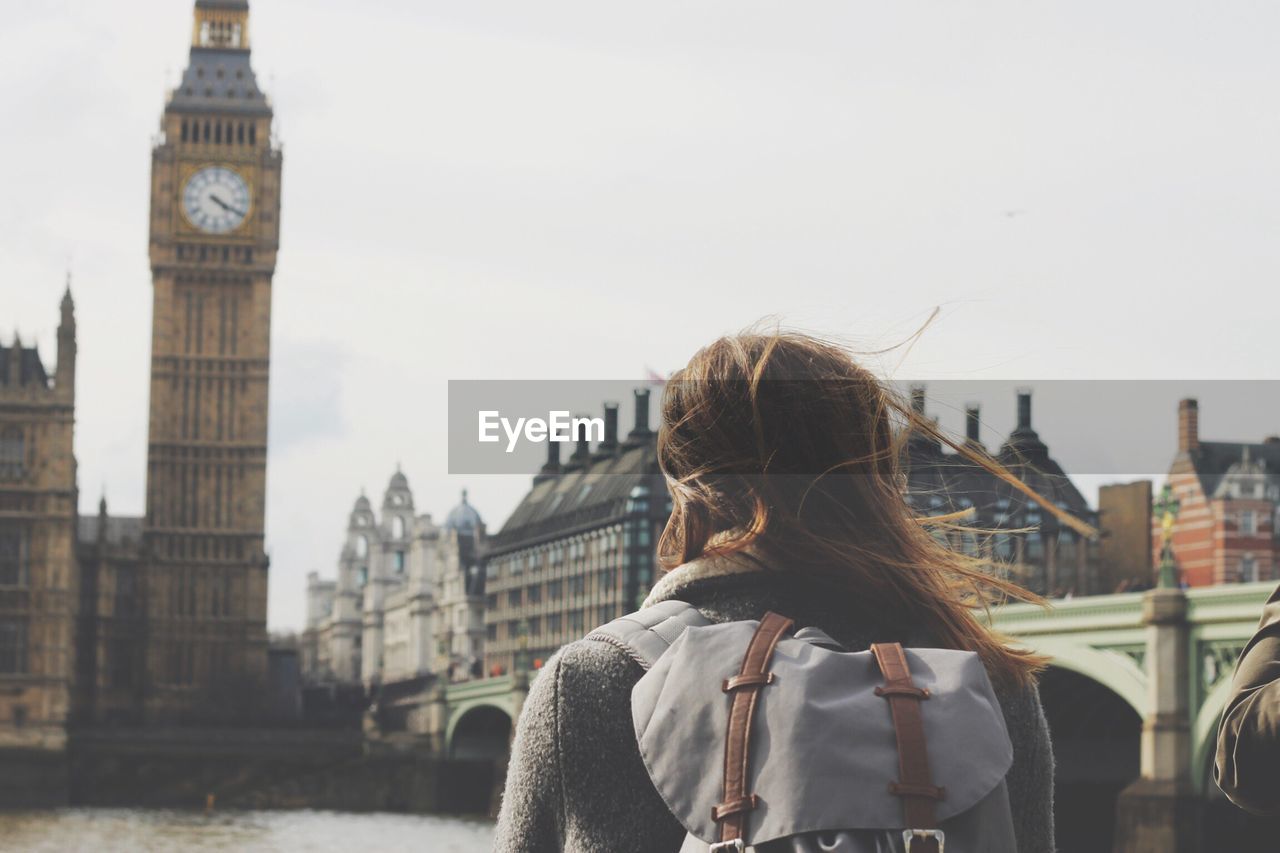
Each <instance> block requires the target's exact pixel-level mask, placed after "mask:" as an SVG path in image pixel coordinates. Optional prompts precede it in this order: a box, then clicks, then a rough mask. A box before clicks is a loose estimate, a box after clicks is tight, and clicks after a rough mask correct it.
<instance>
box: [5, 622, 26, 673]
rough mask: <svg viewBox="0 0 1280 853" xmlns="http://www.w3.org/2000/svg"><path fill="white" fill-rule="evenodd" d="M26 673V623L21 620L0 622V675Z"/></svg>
mask: <svg viewBox="0 0 1280 853" xmlns="http://www.w3.org/2000/svg"><path fill="white" fill-rule="evenodd" d="M26 671H27V623H26V621H25V620H22V619H3V620H0V673H22V672H26Z"/></svg>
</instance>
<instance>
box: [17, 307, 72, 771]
mask: <svg viewBox="0 0 1280 853" xmlns="http://www.w3.org/2000/svg"><path fill="white" fill-rule="evenodd" d="M75 377H76V321H75V307H74V305H73V303H72V301H71V291H70V289H69V288H68V290H67V293H66V295H65V296H63V298H62V320H61V324H60V325H59V326H58V363H57V369H56V371H55V372H54V373H53V375H52V376H50V375H49V373H48V372H47V371H46V370H45V368H44V365H43V363H42V362H41V360H40V354H39V352H38V351H37V350H36V348H35V347H27V346H24V345H23V344H22V342H21V340H19V339H18V337H17V336H16V335H15V336H14V340H13V344H12V345H11V346H4V345H3V344H0V747H8V746H28V747H39V748H51V749H60V748H62V747H63V746H64V744H65V742H66V723H67V720H68V717H69V716H70V713H71V703H72V696H71V692H72V684H73V680H74V670H73V667H74V654H73V632H74V627H75V622H74V620H75V609H76V596H77V586H78V585H77V577H76V570H75V524H76V521H75V519H76V500H77V492H76V461H75V456H74V455H73V449H72V438H73V431H74V424H75Z"/></svg>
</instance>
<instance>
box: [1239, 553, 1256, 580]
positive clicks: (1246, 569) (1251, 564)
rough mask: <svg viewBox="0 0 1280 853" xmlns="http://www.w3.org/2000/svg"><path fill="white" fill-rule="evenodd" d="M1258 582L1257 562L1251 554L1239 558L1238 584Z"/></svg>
mask: <svg viewBox="0 0 1280 853" xmlns="http://www.w3.org/2000/svg"><path fill="white" fill-rule="evenodd" d="M1257 580H1258V561H1257V559H1256V558H1255V557H1254V556H1253V555H1252V554H1245V555H1244V556H1243V557H1241V558H1240V582H1241V583H1256V582H1257Z"/></svg>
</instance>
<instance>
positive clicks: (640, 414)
mask: <svg viewBox="0 0 1280 853" xmlns="http://www.w3.org/2000/svg"><path fill="white" fill-rule="evenodd" d="M635 395H636V422H635V426H633V427H632V428H631V432H629V433H628V434H627V441H629V442H632V443H634V444H639V443H640V442H642V441H643V440H644V439H647V438H648V437H649V435H650V434H651V433H650V432H649V389H648V388H637V389H636V391H635Z"/></svg>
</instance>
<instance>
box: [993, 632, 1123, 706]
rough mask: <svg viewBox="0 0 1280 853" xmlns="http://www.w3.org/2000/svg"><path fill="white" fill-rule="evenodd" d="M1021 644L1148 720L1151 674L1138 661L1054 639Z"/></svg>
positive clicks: (1024, 640) (1030, 639)
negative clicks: (1099, 686) (1097, 684)
mask: <svg viewBox="0 0 1280 853" xmlns="http://www.w3.org/2000/svg"><path fill="white" fill-rule="evenodd" d="M1018 641H1019V643H1020V644H1021V645H1023V646H1025V647H1027V648H1030V649H1032V650H1034V651H1036V652H1038V653H1039V654H1042V655H1044V656H1046V657H1048V658H1049V659H1050V666H1054V667H1057V668H1059V669H1065V670H1069V671H1071V672H1074V673H1077V674H1079V675H1082V676H1084V677H1086V678H1088V679H1089V680H1090V681H1096V682H1097V683H1099V684H1101V685H1102V686H1103V687H1106V688H1107V689H1108V690H1110V691H1111V692H1112V693H1114V694H1116V695H1117V696H1119V697H1120V698H1121V699H1123V700H1124V701H1125V703H1127V704H1128V705H1129V707H1130V708H1132V709H1133V711H1134V713H1136V714H1137V715H1138V716H1139V717H1140V718H1143V719H1145V718H1146V716H1147V709H1148V707H1149V701H1148V698H1147V674H1146V673H1145V672H1143V670H1142V667H1140V666H1138V663H1137V661H1135V660H1133V658H1130V657H1128V656H1127V655H1124V654H1121V653H1120V652H1115V651H1110V650H1107V649H1096V648H1094V647H1092V646H1087V645H1085V644H1083V643H1074V642H1070V641H1067V640H1060V639H1055V638H1050V637H1019V638H1018Z"/></svg>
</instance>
